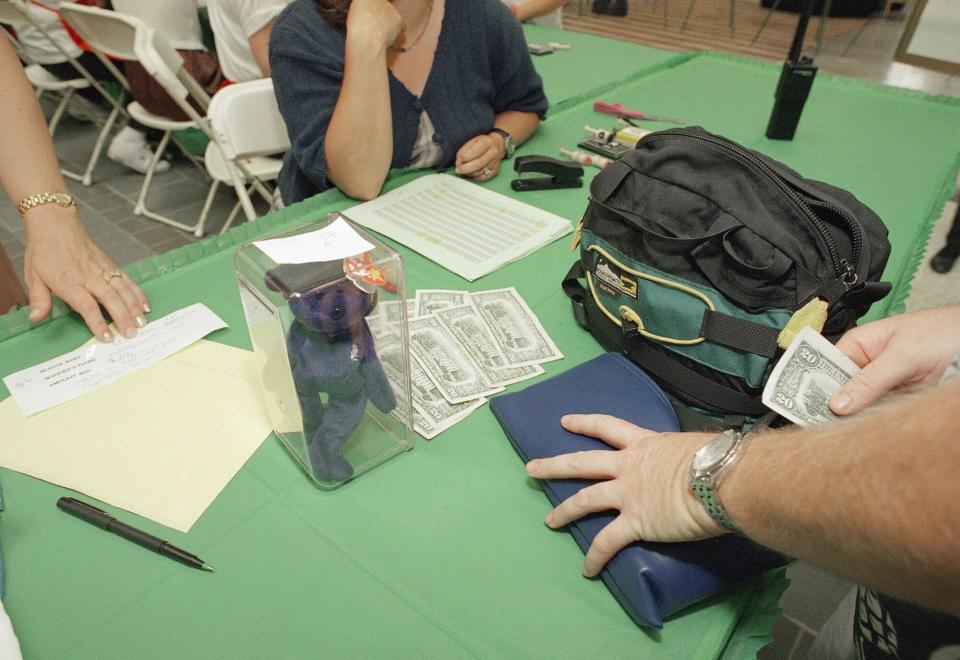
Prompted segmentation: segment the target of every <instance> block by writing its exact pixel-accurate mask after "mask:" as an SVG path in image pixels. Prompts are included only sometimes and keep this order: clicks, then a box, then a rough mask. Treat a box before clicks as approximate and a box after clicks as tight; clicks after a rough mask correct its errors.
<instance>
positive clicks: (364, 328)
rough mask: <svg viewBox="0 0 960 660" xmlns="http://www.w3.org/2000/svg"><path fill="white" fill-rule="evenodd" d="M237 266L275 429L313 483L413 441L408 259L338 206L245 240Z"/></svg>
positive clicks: (358, 469) (332, 484) (357, 470)
mask: <svg viewBox="0 0 960 660" xmlns="http://www.w3.org/2000/svg"><path fill="white" fill-rule="evenodd" d="M354 250H359V251H357V252H356V253H355V254H349V255H344V251H354ZM234 267H235V269H236V273H237V279H238V282H239V286H240V299H241V301H242V303H243V311H244V316H245V318H246V321H247V327H248V329H249V331H250V341H251V343H252V344H253V350H254V353H255V355H256V358H257V363H258V366H259V368H260V373H261V376H262V382H263V390H264V394H265V396H266V402H267V408H268V410H269V413H270V418H271V422H272V424H273V428H274V431H275V432H276V434H277V435H278V436H279V438H280V440H281V441H282V442H283V444H284V445H286V447H287V448H288V449H289V450H290V452H291V453H292V454H293V456H294V457H295V458H296V459H297V462H299V463H300V465H301V466H302V467H303V469H304V471H305V472H306V473H307V475H308V476H309V477H310V478H311V479H312V480H313V481H314V483H315V484H316V485H317V486H319V487H321V488H326V489H331V488H336V487H338V486H340V485H342V484H344V483H346V482H347V481H349V480H351V479H353V478H355V477H357V476H359V475H360V474H363V473H364V472H367V471H368V470H370V469H372V468H373V467H375V466H377V465H380V464H381V463H383V462H384V461H386V460H388V459H389V458H391V457H393V456H396V455H397V454H401V453H403V452H405V451H408V450H410V449H412V448H413V433H412V430H411V429H412V423H411V420H412V417H411V411H410V395H409V393H410V374H409V366H408V365H409V353H408V346H407V337H408V335H407V318H406V314H407V310H406V305H405V302H404V301H405V300H406V298H405V292H404V277H403V263H402V260H401V258H400V255H399V254H397V253H396V252H395V251H394V250H392V249H391V248H390V247H388V246H387V245H385V244H383V243H382V242H381V241H379V240H377V239H376V238H375V237H373V236H371V235H370V234H368V233H366V232H364V231H363V230H362V229H360V228H359V227H357V226H355V225H353V224H351V223H349V221H348V220H347V219H346V218H344V217H343V216H341V215H340V214H331V215H329V216H327V217H326V218H324V219H323V220H321V221H318V222H314V223H311V224H308V225H305V226H302V227H299V228H297V229H292V230H290V231H286V232H283V233H281V234H277V235H274V236H270V237H267V238H264V239H258V240H257V241H253V242H250V243H246V244H244V245H242V246H240V247H239V248H238V249H237V252H236V254H235V255H234Z"/></svg>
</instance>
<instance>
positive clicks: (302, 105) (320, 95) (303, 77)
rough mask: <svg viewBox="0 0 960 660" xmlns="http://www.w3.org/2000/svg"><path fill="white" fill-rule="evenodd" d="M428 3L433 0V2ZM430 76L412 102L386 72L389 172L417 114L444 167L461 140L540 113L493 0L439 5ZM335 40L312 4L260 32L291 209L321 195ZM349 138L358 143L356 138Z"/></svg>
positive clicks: (334, 88)
mask: <svg viewBox="0 0 960 660" xmlns="http://www.w3.org/2000/svg"><path fill="white" fill-rule="evenodd" d="M437 1H438V2H439V1H441V0H437ZM445 2H446V7H445V14H444V18H443V25H442V27H441V30H440V38H439V42H438V44H437V51H436V56H435V58H434V62H433V69H432V70H431V71H430V75H429V77H428V79H427V83H426V86H425V87H424V90H423V94H422V95H421V96H420V97H419V98H418V97H416V96H414V95H413V94H411V93H410V91H409V90H408V89H407V88H406V87H405V86H404V85H403V84H402V83H401V82H400V81H399V80H397V79H396V78H395V77H394V76H393V74H390V76H389V80H390V105H391V109H392V114H393V159H392V161H391V167H406V166H408V165H409V164H410V155H411V153H412V152H413V145H414V142H415V140H416V137H417V130H418V125H419V121H420V112H421V111H422V110H426V111H427V114H428V115H429V116H430V120H431V121H432V122H433V126H434V128H435V130H436V135H435V137H434V139H435V140H436V141H437V142H438V143H439V144H440V146H441V147H442V149H443V159H442V161H441V164H440V165H441V167H449V166H450V165H452V164H453V161H454V159H455V157H456V153H457V150H458V149H459V148H460V147H461V146H462V145H463V144H464V143H465V142H466V141H467V140H469V139H470V138H472V137H474V136H476V135H479V134H481V133H486V132H489V131H490V129H491V128H493V120H494V116H495V115H496V114H498V113H500V112H503V111H505V110H518V111H522V112H536V113H538V114H539V115H540V116H541V117H543V115H544V113H545V112H546V110H547V107H548V104H547V98H546V96H545V95H544V93H543V83H542V81H541V80H540V76H539V75H537V73H536V71H534V69H533V63H532V62H531V61H530V55H529V53H528V52H527V44H526V41H525V39H524V36H523V31H522V30H521V28H520V24H519V23H518V22H517V20H516V19H515V18H514V17H513V15H512V14H511V13H510V10H509V9H508V8H507V7H506V5H504V4H503V3H502V2H501V0H445ZM344 41H345V33H344V31H343V30H342V29H337V28H333V27H331V26H330V25H329V24H328V23H327V22H326V21H325V20H324V19H323V18H322V17H321V16H320V13H319V12H318V11H317V9H316V5H315V4H314V2H313V0H295V2H293V3H292V4H291V5H290V6H288V7H287V8H286V9H285V10H284V11H283V13H282V14H280V16H279V17H277V20H276V22H275V23H274V26H273V30H272V31H271V34H270V69H271V72H272V75H273V82H274V86H275V88H276V93H277V100H278V101H279V105H280V112H281V114H282V115H283V118H284V121H286V123H287V132H288V133H289V135H290V144H291V145H292V146H291V149H290V151H289V152H287V154H286V156H285V157H284V160H283V169H282V170H281V172H280V177H279V184H280V193H281V195H282V197H283V201H284V203H285V204H293V203H295V202H299V201H301V200H303V199H306V198H307V197H310V196H312V195H315V194H316V193H318V192H321V191H323V190H326V189H328V188H331V187H332V186H333V184H332V183H331V182H330V181H329V179H327V162H326V156H325V154H324V138H325V137H326V133H327V126H329V124H330V117H331V116H332V115H333V109H334V106H335V105H336V102H337V97H338V96H339V94H340V84H341V81H342V80H343V68H344ZM357 139H358V140H362V139H363V136H362V135H358V136H357Z"/></svg>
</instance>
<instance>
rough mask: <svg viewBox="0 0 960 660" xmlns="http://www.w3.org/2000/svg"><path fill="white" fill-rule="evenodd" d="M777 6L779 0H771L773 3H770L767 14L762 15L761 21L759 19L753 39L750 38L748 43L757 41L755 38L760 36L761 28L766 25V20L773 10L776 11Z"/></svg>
mask: <svg viewBox="0 0 960 660" xmlns="http://www.w3.org/2000/svg"><path fill="white" fill-rule="evenodd" d="M779 6H780V0H773V4H772V5H770V9H768V10H767V15H766V16H764V17H763V20H762V21H760V27H758V28H757V31H756V33H755V34H754V35H753V39H751V40H750V43H752V44H755V43H757V39H759V38H760V33H761V32H763V28H765V27H767V21H769V20H770V17H771V16H773V12H775V11H777V7H779Z"/></svg>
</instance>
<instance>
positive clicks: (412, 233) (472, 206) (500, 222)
mask: <svg viewBox="0 0 960 660" xmlns="http://www.w3.org/2000/svg"><path fill="white" fill-rule="evenodd" d="M345 215H346V216H347V217H348V218H349V219H350V220H353V221H354V222H356V223H357V224H359V225H363V226H364V227H367V228H369V229H372V230H374V231H376V232H379V233H381V234H383V235H384V236H387V237H389V238H392V239H393V240H395V241H398V242H400V243H402V244H403V245H406V246H407V247H408V248H410V249H411V250H415V251H416V252H419V253H420V254H422V255H423V256H425V257H426V258H427V259H430V260H431V261H435V262H436V263H438V264H440V265H441V266H443V267H444V268H446V269H447V270H450V271H452V272H454V273H456V274H457V275H459V276H460V277H462V278H464V279H466V280H468V281H470V282H472V281H474V280H476V279H477V278H479V277H482V276H484V275H486V274H488V273H492V272H493V271H495V270H497V269H498V268H500V267H501V266H503V265H505V264H508V263H510V262H512V261H516V260H517V259H520V258H522V257H525V256H526V255H528V254H531V253H532V252H535V251H536V250H538V249H540V248H541V247H543V246H545V245H547V244H549V243H552V242H553V241H555V240H556V239H558V238H560V237H561V236H564V235H566V234H569V233H570V232H571V231H572V227H571V225H570V222H569V221H568V220H566V219H565V218H561V217H560V216H558V215H554V214H553V213H548V212H546V211H543V210H541V209H538V208H536V207H535V206H530V205H529V204H524V203H523V202H518V201H516V200H514V199H511V198H510V197H507V196H506V195H501V194H500V193H496V192H493V191H492V190H487V189H486V188H484V187H482V186H479V185H477V184H475V183H471V182H469V181H466V180H464V179H461V178H459V177H455V176H451V175H449V174H430V175H427V176H422V177H420V178H419V179H417V180H415V181H413V182H411V183H408V184H406V185H404V186H401V187H399V188H397V189H396V190H391V191H390V192H388V193H386V194H385V195H381V196H380V197H378V198H376V199H374V200H371V201H369V202H364V203H363V204H358V205H357V206H354V207H353V208H351V209H349V210H347V211H346V212H345Z"/></svg>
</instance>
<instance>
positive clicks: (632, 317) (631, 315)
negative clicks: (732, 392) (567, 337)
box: [587, 245, 717, 346]
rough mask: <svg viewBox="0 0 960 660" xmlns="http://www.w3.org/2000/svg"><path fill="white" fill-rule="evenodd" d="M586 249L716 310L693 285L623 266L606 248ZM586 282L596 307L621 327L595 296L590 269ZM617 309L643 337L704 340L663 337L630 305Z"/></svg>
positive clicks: (675, 341) (668, 341) (669, 340)
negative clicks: (648, 327) (646, 325)
mask: <svg viewBox="0 0 960 660" xmlns="http://www.w3.org/2000/svg"><path fill="white" fill-rule="evenodd" d="M587 251H588V252H597V253H599V254H600V255H602V256H603V257H604V258H606V259H607V260H608V261H610V262H611V263H613V264H614V265H615V266H617V268H619V269H621V270H623V271H625V272H627V273H630V274H631V275H633V276H635V277H638V278H640V279H642V280H647V281H649V282H653V283H654V284H659V285H661V286H666V287H670V288H672V289H677V290H678V291H682V292H683V293H686V294H687V295H690V296H693V297H695V298H697V299H698V300H700V301H701V302H702V303H703V304H704V305H706V306H707V308H708V309H710V310H711V311H717V307H716V305H714V304H713V301H712V300H710V298H709V297H708V296H707V295H706V294H705V293H703V292H702V291H698V290H696V289H694V288H693V287H690V286H687V285H686V284H680V283H679V282H674V281H672V280H668V279H666V278H664V277H658V276H656V275H648V274H647V273H641V272H640V271H637V270H634V269H632V268H629V267H627V266H624V265H623V264H622V263H620V262H619V261H617V260H616V259H614V258H613V257H612V256H610V253H609V252H607V251H606V250H604V249H603V248H602V247H600V246H598V245H591V246H590V247H588V248H587ZM587 284H588V285H589V287H590V295H592V296H593V301H594V302H595V303H597V307H598V308H599V309H600V311H601V312H603V313H604V315H606V317H607V318H609V319H610V320H611V321H613V322H614V323H616V324H617V325H618V326H620V327H623V322H622V321H621V320H620V319H618V318H617V317H616V316H614V315H613V314H611V313H610V311H609V310H608V309H607V308H606V307H605V306H604V305H603V303H601V302H600V298H599V297H598V296H597V290H596V288H594V286H593V277H592V274H591V273H590V271H587ZM618 311H619V312H620V316H621V317H622V318H623V319H625V320H627V321H631V322H633V323H635V324H636V325H637V331H638V332H639V333H640V334H641V335H643V336H644V337H647V338H648V339H653V340H655V341H660V342H663V343H665V344H675V345H678V346H693V345H695V344H699V343H701V342H703V341H706V337H694V338H693V339H676V338H674V337H664V336H663V335H657V334H654V333H652V332H649V331H647V330H646V328H645V326H644V324H643V319H641V318H640V315H639V314H637V312H636V311H634V310H633V309H631V308H630V307H627V306H626V305H621V306H620V309H619V310H618Z"/></svg>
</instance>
